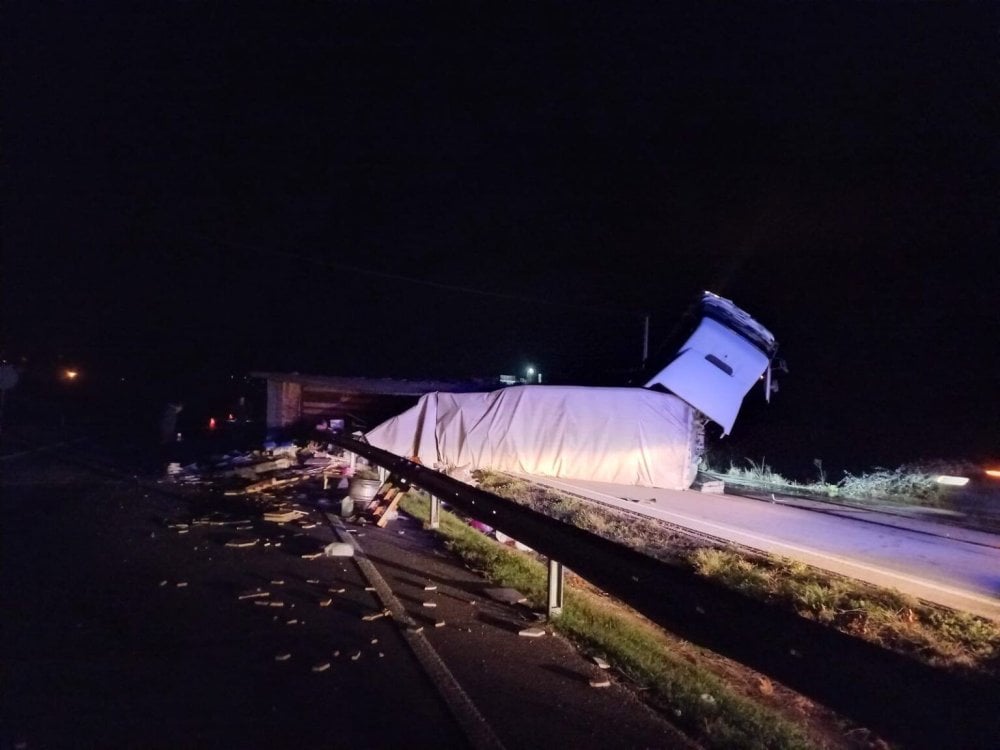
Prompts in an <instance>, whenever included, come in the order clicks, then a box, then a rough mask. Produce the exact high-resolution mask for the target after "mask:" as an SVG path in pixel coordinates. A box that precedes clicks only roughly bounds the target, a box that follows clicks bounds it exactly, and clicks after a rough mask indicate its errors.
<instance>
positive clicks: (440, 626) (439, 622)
mask: <svg viewBox="0 0 1000 750" xmlns="http://www.w3.org/2000/svg"><path fill="white" fill-rule="evenodd" d="M434 627H436V628H443V627H444V620H437V621H436V622H435V623H434Z"/></svg>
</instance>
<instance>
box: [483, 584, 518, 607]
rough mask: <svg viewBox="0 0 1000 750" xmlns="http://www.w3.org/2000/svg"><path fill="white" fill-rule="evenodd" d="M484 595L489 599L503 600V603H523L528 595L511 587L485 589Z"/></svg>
mask: <svg viewBox="0 0 1000 750" xmlns="http://www.w3.org/2000/svg"><path fill="white" fill-rule="evenodd" d="M486 595H487V596H488V597H490V598H491V599H494V600H496V601H498V602H504V603H505V604H524V603H525V602H526V601H528V597H526V596H525V595H524V594H522V593H521V592H520V591H518V590H517V589H512V588H497V589H486Z"/></svg>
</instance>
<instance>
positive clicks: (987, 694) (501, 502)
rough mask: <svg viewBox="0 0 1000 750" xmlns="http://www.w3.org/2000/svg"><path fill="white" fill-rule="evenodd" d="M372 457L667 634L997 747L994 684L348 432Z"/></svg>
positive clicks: (938, 735)
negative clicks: (903, 652) (737, 587)
mask: <svg viewBox="0 0 1000 750" xmlns="http://www.w3.org/2000/svg"><path fill="white" fill-rule="evenodd" d="M332 442H334V443H335V444H336V445H338V446H340V447H342V448H344V449H346V450H348V451H351V452H353V453H356V454H358V455H361V456H364V457H365V458H367V459H368V460H369V461H371V462H373V463H375V464H377V465H379V466H382V467H384V468H385V469H386V470H388V471H389V472H391V473H392V474H394V475H396V476H397V477H400V478H403V479H406V480H407V481H408V482H410V483H411V484H412V485H414V486H416V487H419V488H420V489H422V490H425V491H427V492H429V493H430V494H431V495H433V496H435V497H437V498H440V499H441V500H443V501H444V502H445V503H447V504H448V505H451V506H453V507H454V508H456V509H458V510H460V511H461V512H462V513H464V514H466V515H468V516H471V517H473V518H475V519H477V520H479V521H482V522H483V523H485V524H487V525H489V526H491V527H493V528H496V529H498V530H500V531H502V532H503V533H505V534H508V535H509V536H511V537H513V538H515V539H517V540H519V541H521V542H523V543H524V544H527V545H528V546H530V547H531V548H532V549H534V550H536V551H537V552H539V553H541V554H543V555H546V556H547V557H548V558H549V559H550V560H558V561H559V562H561V563H563V564H565V565H566V566H567V567H569V568H570V569H571V570H573V571H574V572H575V573H577V574H578V575H580V576H581V577H582V578H584V579H586V580H588V581H590V582H591V583H592V584H594V585H595V586H598V587H599V588H601V589H602V590H603V591H606V592H608V593H609V594H612V595H613V596H615V597H617V598H618V599H620V600H621V601H622V602H625V603H626V604H628V605H629V606H631V607H633V608H635V609H636V610H638V611H639V612H641V613H642V614H643V615H645V616H646V617H648V618H650V619H651V620H652V621H654V622H656V623H657V624H659V625H661V626H662V627H664V628H666V629H667V630H669V631H671V632H673V633H675V634H677V635H679V636H681V637H683V638H685V639H687V640H690V641H692V642H694V643H698V644H700V645H702V646H705V647H706V648H709V649H711V650H713V651H715V652H716V653H719V654H723V655H725V656H727V657H729V658H732V659H734V660H736V661H738V662H740V663H742V664H745V665H747V666H749V667H752V668H753V669H756V670H757V671H759V672H761V673H763V674H765V675H767V676H769V677H771V678H773V679H775V680H777V681H779V682H781V683H783V684H785V685H787V686H788V687H791V688H793V689H794V690H796V691H798V692H800V693H802V694H803V695H806V696H808V697H810V698H812V699H814V700H816V701H818V702H819V703H822V704H824V705H826V706H829V707H830V708H832V709H834V710H835V711H838V712H840V713H842V714H843V715H845V716H848V717H850V718H852V719H853V720H855V721H857V722H859V723H860V724H861V725H863V726H866V727H868V728H870V729H871V730H873V731H875V732H877V733H878V734H880V735H881V736H883V737H885V738H887V739H889V740H890V741H895V742H899V743H902V744H903V745H904V746H905V747H914V748H925V747H926V748H941V747H963V748H980V747H982V748H987V747H989V748H995V747H996V740H997V736H998V731H997V726H998V725H997V717H998V716H1000V690H998V685H997V683H996V681H995V680H990V679H987V678H985V677H981V676H978V675H975V676H973V675H960V674H957V673H954V672H949V671H945V670H942V669H936V668H934V667H931V666H928V665H925V664H922V663H920V662H917V661H915V660H913V659H910V658H908V657H905V656H902V655H900V654H897V653H894V652H892V651H888V650H886V649H884V648H881V647H879V646H876V645H874V644H872V643H869V642H867V641H863V640H860V639H858V638H853V637H851V636H848V635H846V634H844V633H841V632H839V631H837V630H835V629H833V628H830V627H827V626H824V625H821V624H819V623H816V622H813V621H811V620H807V619H805V618H803V617H800V616H798V615H796V614H795V613H793V612H789V611H788V610H786V609H783V608H780V607H778V606H774V605H769V604H766V603H763V602H760V601H758V600H755V599H751V598H749V597H747V596H744V595H742V594H740V593H739V592H736V591H734V590H732V589H729V588H726V587H723V586H721V585H719V584H717V583H714V582H712V581H710V580H707V579H705V578H702V577H700V576H697V575H696V574H695V573H694V572H693V571H691V570H689V569H686V568H684V567H681V566H678V565H670V564H668V563H665V562H662V561H659V560H656V559H653V558H651V557H648V556H646V555H643V554H641V553H639V552H636V551H635V550H632V549H630V548H627V547H624V546H622V545H620V544H616V543H614V542H611V541H609V540H607V539H604V538H602V537H599V536H597V535H596V534H593V533H591V532H589V531H585V530H583V529H579V528H576V527H573V526H569V525H566V524H564V523H562V522H560V521H557V520H555V519H552V518H549V517H548V516H544V515H542V514H540V513H537V512H536V511H533V510H531V509H529V508H525V507H523V506H520V505H517V504H515V503H513V502H510V501H508V500H505V499H503V498H500V497H498V496H496V495H493V494H491V493H488V492H485V491H483V490H480V489H478V488H476V487H472V486H470V485H468V484H465V483H464V482H460V481H458V480H456V479H453V478H451V477H448V476H446V475H445V474H442V473H440V472H437V471H434V470H432V469H429V468H427V467H425V466H422V465H420V464H417V463H414V462H412V461H409V460H407V459H405V458H402V457H400V456H397V455H395V454H392V453H389V452H387V451H384V450H381V449H380V448H376V447H374V446H371V445H369V444H367V443H364V442H360V441H358V440H356V439H354V438H351V437H347V436H345V435H338V436H335V437H334V438H333V440H332Z"/></svg>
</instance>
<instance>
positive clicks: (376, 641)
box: [372, 638, 378, 646]
mask: <svg viewBox="0 0 1000 750" xmlns="http://www.w3.org/2000/svg"><path fill="white" fill-rule="evenodd" d="M376 643H378V638H372V645H373V646H374V645H375V644H376Z"/></svg>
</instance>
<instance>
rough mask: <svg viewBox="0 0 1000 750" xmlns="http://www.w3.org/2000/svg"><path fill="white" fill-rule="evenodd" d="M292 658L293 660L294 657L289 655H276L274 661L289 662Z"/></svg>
mask: <svg viewBox="0 0 1000 750" xmlns="http://www.w3.org/2000/svg"><path fill="white" fill-rule="evenodd" d="M291 658H292V655H291V654H288V653H285V654H275V656H274V660H275V661H288V660H289V659H291Z"/></svg>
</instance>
